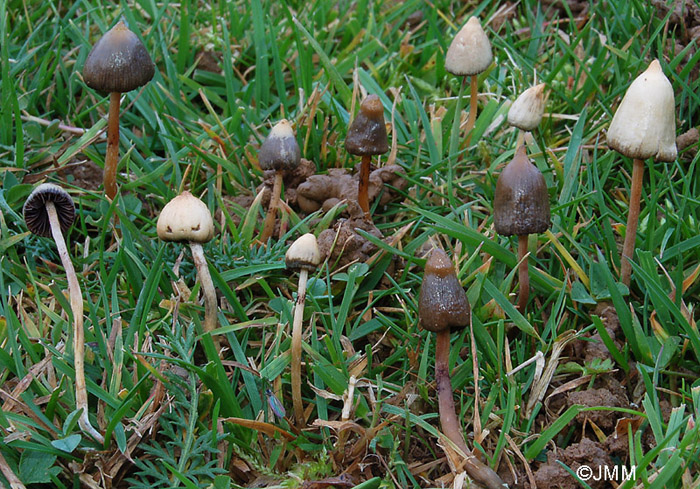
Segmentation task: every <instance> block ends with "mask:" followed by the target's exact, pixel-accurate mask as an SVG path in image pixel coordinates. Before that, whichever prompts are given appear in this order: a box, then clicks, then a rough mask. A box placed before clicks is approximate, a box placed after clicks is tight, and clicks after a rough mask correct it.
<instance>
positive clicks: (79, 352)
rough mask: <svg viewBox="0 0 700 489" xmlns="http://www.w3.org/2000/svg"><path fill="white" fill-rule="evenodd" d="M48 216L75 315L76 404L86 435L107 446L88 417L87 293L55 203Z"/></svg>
mask: <svg viewBox="0 0 700 489" xmlns="http://www.w3.org/2000/svg"><path fill="white" fill-rule="evenodd" d="M46 213H47V214H48V216H49V224H50V225H51V234H52V235H53V239H54V241H55V242H56V248H58V255H59V256H60V257H61V263H62V264H63V268H64V269H65V270H66V278H67V279H68V294H69V295H70V307H71V310H72V312H73V355H74V356H75V360H74V362H75V404H76V407H77V408H78V409H81V410H82V412H81V413H80V418H79V419H78V425H80V429H82V430H83V432H85V433H86V434H88V435H90V436H91V437H93V438H94V439H95V440H96V441H97V442H99V443H101V444H104V442H105V439H104V437H103V436H102V435H101V434H100V432H98V431H97V430H96V429H95V428H93V426H92V425H91V424H90V418H89V417H88V396H87V386H86V384H85V331H84V330H83V293H82V291H81V290H80V284H79V283H78V276H77V275H76V273H75V268H73V262H72V261H71V259H70V255H69V254H68V247H67V246H66V241H65V240H64V239H63V233H62V232H61V224H60V223H59V221H58V215H57V214H56V206H54V203H53V202H50V201H49V202H47V203H46Z"/></svg>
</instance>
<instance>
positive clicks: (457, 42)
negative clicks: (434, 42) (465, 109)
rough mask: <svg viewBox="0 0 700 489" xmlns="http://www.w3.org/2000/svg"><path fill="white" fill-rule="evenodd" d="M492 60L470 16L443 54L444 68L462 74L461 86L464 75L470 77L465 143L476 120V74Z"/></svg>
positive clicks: (481, 31) (487, 44) (488, 44)
mask: <svg viewBox="0 0 700 489" xmlns="http://www.w3.org/2000/svg"><path fill="white" fill-rule="evenodd" d="M492 60H493V53H492V52H491V42H489V38H488V37H487V36H486V33H485V32H484V29H483V28H482V27H481V22H479V19H478V18H477V17H470V18H469V20H468V21H467V23H466V24H464V26H463V27H462V28H461V29H460V30H459V32H458V33H457V35H456V36H455V38H454V39H453V40H452V43H451V44H450V47H449V48H448V49H447V54H446V55H445V69H446V70H447V71H449V72H450V73H452V74H453V75H456V76H463V77H464V78H463V79H462V86H464V84H465V83H466V80H467V78H466V77H467V76H469V77H471V98H470V100H469V119H467V128H466V132H467V139H466V141H467V144H469V141H470V139H471V130H472V129H473V128H474V123H475V122H476V111H477V97H478V75H479V73H482V72H484V71H486V69H487V68H488V67H489V66H490V65H491V61H492Z"/></svg>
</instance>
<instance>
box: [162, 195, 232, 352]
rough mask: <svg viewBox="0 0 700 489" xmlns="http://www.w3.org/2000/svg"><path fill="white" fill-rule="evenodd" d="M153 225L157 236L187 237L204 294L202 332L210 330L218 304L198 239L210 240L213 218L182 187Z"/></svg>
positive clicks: (199, 201) (168, 239)
mask: <svg viewBox="0 0 700 489" xmlns="http://www.w3.org/2000/svg"><path fill="white" fill-rule="evenodd" d="M156 228H157V231H158V237H159V238H160V239H162V240H163V241H175V242H178V243H179V242H183V241H187V242H188V243H189V244H190V249H191V250H192V259H193V260H194V265H195V267H197V277H199V281H200V282H201V284H202V293H203V294H204V332H205V333H211V332H212V331H214V330H215V329H216V326H217V324H218V319H217V311H218V307H217V304H216V291H215V290H214V282H213V281H212V279H211V274H210V273H209V267H208V265H207V260H206V258H205V257H204V249H203V248H202V243H206V242H208V241H210V240H211V238H212V237H213V236H214V220H213V219H212V217H211V212H209V208H208V207H207V206H206V205H205V204H204V202H202V201H201V200H199V199H198V198H197V197H195V196H194V195H192V194H191V193H190V192H188V191H186V190H185V191H184V192H182V193H181V194H180V195H178V196H177V197H175V198H174V199H172V200H171V201H170V202H168V203H167V204H166V205H165V207H163V210H162V211H161V212H160V216H158V223H157V225H156ZM212 339H213V341H214V345H216V346H217V348H218V346H219V339H218V337H216V336H213V337H212Z"/></svg>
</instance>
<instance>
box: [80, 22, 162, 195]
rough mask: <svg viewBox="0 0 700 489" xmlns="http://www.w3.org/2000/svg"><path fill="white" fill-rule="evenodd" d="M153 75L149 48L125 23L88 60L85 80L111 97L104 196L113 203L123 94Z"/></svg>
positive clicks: (96, 46) (85, 67)
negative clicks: (147, 48)
mask: <svg viewBox="0 0 700 489" xmlns="http://www.w3.org/2000/svg"><path fill="white" fill-rule="evenodd" d="M154 73H155V65H154V64H153V60H151V57H150V56H149V55H148V52H147V51H146V48H145V47H144V45H143V43H142V42H141V40H140V39H139V38H138V37H137V36H136V34H134V33H133V32H131V31H130V30H129V28H128V27H127V26H126V24H125V23H124V21H123V20H120V21H119V22H117V24H116V25H115V26H114V27H112V28H111V29H110V30H109V31H107V32H106V33H105V35H104V36H102V38H100V40H99V41H97V44H95V46H93V48H92V50H91V51H90V54H88V57H87V59H86V60H85V66H84V67H83V79H84V80H85V83H86V84H87V86H89V87H90V88H94V89H95V90H99V91H101V92H108V93H109V94H110V98H109V118H108V123H107V153H106V154H105V168H104V188H105V195H107V197H108V198H109V199H110V200H113V199H114V197H115V196H116V195H117V182H116V179H117V165H118V163H119V104H120V97H121V94H122V93H123V92H130V91H131V90H134V89H136V88H138V87H140V86H142V85H145V84H146V83H148V82H149V81H150V80H151V78H153V75H154Z"/></svg>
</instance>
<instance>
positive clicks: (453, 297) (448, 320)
mask: <svg viewBox="0 0 700 489" xmlns="http://www.w3.org/2000/svg"><path fill="white" fill-rule="evenodd" d="M418 317H419V324H420V325H421V327H422V328H423V329H427V330H428V331H433V332H435V333H436V332H438V331H442V330H444V329H447V328H458V329H461V328H464V327H466V326H467V325H468V324H469V302H468V301H467V294H466V293H465V292H464V289H463V288H462V285H461V284H460V283H459V280H457V274H456V273H455V268H454V265H453V264H452V261H451V260H450V257H449V256H447V253H445V252H444V251H443V250H441V249H440V248H435V249H433V251H431V252H430V256H429V257H428V261H427V262H426V264H425V273H424V275H423V284H422V285H421V288H420V295H419V296H418Z"/></svg>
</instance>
